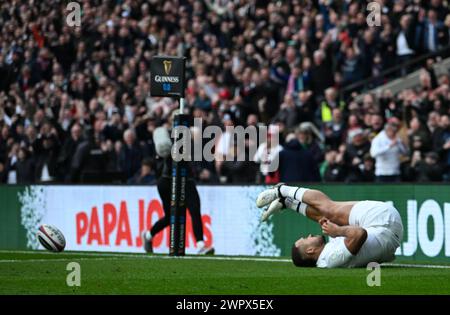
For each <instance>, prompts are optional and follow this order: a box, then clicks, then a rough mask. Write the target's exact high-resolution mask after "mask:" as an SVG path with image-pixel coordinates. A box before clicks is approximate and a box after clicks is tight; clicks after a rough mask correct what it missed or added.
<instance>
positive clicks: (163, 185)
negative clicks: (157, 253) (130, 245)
mask: <svg viewBox="0 0 450 315" xmlns="http://www.w3.org/2000/svg"><path fill="white" fill-rule="evenodd" d="M170 183H171V180H170V178H166V177H161V178H160V179H159V180H158V185H157V187H158V192H159V196H160V198H161V200H162V204H163V210H164V217H162V218H161V219H159V220H158V221H156V222H155V224H154V225H153V226H152V227H151V229H150V230H149V231H144V232H143V233H142V240H143V244H144V249H145V251H146V252H147V253H151V252H153V247H152V239H153V237H154V236H155V235H156V234H158V233H159V232H161V231H162V230H164V229H165V228H166V227H167V226H169V224H170V199H171V198H170V194H171V185H170Z"/></svg>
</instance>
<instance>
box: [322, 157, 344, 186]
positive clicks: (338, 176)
mask: <svg viewBox="0 0 450 315" xmlns="http://www.w3.org/2000/svg"><path fill="white" fill-rule="evenodd" d="M321 171H322V178H323V180H324V181H325V182H343V181H344V180H345V177H346V169H345V165H344V158H343V154H342V153H340V152H338V151H336V150H329V151H328V152H326V153H325V162H324V163H323V164H322V167H321Z"/></svg>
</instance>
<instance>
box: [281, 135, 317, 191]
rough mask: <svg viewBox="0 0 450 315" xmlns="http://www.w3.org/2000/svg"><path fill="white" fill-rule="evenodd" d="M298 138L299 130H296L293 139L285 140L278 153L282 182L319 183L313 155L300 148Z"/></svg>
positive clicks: (302, 147)
mask: <svg viewBox="0 0 450 315" xmlns="http://www.w3.org/2000/svg"><path fill="white" fill-rule="evenodd" d="M300 137H301V136H300V130H297V131H296V135H295V137H293V138H291V139H287V140H286V144H285V145H284V146H283V150H281V152H280V166H279V167H280V181H282V182H285V183H289V182H291V183H292V182H318V181H320V173H319V165H318V162H317V160H316V159H314V155H313V153H312V152H311V151H309V150H308V149H307V148H305V147H304V146H302V144H301V143H300V140H299V138H300ZM288 138H290V137H289V136H288Z"/></svg>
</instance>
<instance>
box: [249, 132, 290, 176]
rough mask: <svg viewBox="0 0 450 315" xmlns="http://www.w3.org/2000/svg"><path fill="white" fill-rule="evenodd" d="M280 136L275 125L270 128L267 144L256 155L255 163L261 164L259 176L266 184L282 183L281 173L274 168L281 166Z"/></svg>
mask: <svg viewBox="0 0 450 315" xmlns="http://www.w3.org/2000/svg"><path fill="white" fill-rule="evenodd" d="M279 136H280V135H279V133H278V130H277V129H276V128H275V127H274V125H271V126H269V128H268V135H267V142H264V143H261V144H260V145H259V147H258V149H257V151H256V153H255V157H254V158H253V161H254V162H255V163H257V164H259V174H258V175H259V176H260V177H262V180H259V182H263V183H265V184H275V183H279V182H280V172H279V170H278V169H276V170H274V168H275V167H274V166H275V165H277V163H278V164H279V154H280V152H281V150H282V149H283V147H282V146H281V145H280V144H279V143H278V142H279V141H278V139H275V138H278V137H279Z"/></svg>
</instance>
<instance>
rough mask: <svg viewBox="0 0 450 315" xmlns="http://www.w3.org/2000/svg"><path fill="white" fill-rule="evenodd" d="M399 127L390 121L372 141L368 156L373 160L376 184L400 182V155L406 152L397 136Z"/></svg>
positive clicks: (393, 121)
mask: <svg viewBox="0 0 450 315" xmlns="http://www.w3.org/2000/svg"><path fill="white" fill-rule="evenodd" d="M399 127H400V126H399V125H398V123H397V122H396V121H395V120H391V121H390V122H388V123H387V124H386V125H385V127H384V130H383V131H381V132H380V133H379V134H378V135H377V136H376V137H375V138H374V139H373V140H372V145H371V148H370V155H371V156H372V157H373V158H374V159H375V175H376V180H377V181H378V182H399V181H400V180H401V177H400V175H401V173H400V155H405V154H407V152H408V151H407V148H406V146H405V144H404V143H403V142H402V140H401V139H400V137H399V135H398V131H399Z"/></svg>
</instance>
